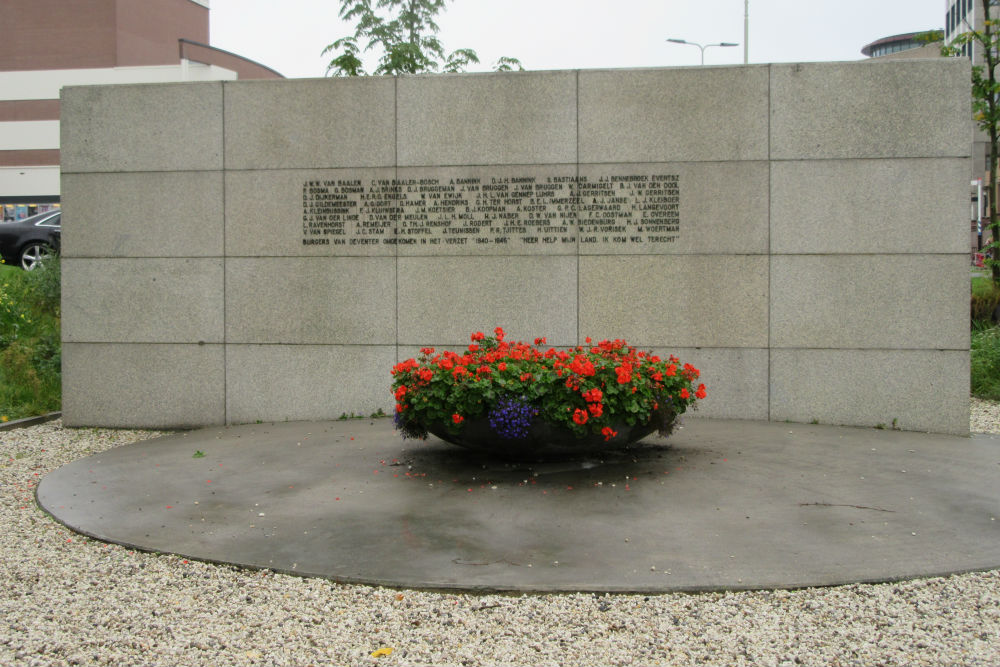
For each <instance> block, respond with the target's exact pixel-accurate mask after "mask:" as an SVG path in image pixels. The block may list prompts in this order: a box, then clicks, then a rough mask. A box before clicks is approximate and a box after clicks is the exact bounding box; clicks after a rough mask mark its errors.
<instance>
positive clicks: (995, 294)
mask: <svg viewBox="0 0 1000 667" xmlns="http://www.w3.org/2000/svg"><path fill="white" fill-rule="evenodd" d="M998 306H1000V288H998V287H997V286H996V284H995V283H994V282H993V280H992V279H990V278H989V277H988V276H975V277H974V278H973V279H972V301H971V308H970V314H971V317H972V320H973V321H974V322H976V321H985V322H990V321H992V319H993V313H995V312H996V310H997V307H998Z"/></svg>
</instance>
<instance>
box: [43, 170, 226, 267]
mask: <svg viewBox="0 0 1000 667" xmlns="http://www.w3.org/2000/svg"><path fill="white" fill-rule="evenodd" d="M62 198H63V201H64V202H65V203H64V204H63V228H62V256H63V257H220V256H221V255H222V239H223V211H222V172H221V171H215V172H211V171H210V172H204V171H177V172H166V173H155V174H154V173H122V174H108V173H90V174H63V175H62Z"/></svg>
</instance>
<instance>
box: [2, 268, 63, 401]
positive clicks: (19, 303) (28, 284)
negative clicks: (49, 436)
mask: <svg viewBox="0 0 1000 667" xmlns="http://www.w3.org/2000/svg"><path fill="white" fill-rule="evenodd" d="M60 275H61V273H60V266H59V259H58V258H52V259H50V260H49V261H47V262H45V263H43V264H40V265H39V266H38V267H36V268H35V269H34V270H33V271H22V270H20V269H16V268H12V267H6V266H0V421H7V420H10V419H18V418H20V417H30V416H34V415H40V414H44V413H46V412H52V411H54V410H58V409H59V407H60V402H61V386H60V385H61V372H60V367H61V364H62V352H61V349H62V348H61V345H60V340H59V336H60V332H59V324H60V312H59V284H60Z"/></svg>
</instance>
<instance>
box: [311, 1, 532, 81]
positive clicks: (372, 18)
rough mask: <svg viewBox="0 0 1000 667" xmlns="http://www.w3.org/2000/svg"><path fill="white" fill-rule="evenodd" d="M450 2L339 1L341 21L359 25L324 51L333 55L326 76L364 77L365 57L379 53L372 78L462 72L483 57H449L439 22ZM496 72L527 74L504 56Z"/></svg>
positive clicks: (464, 52) (464, 53) (458, 53)
mask: <svg viewBox="0 0 1000 667" xmlns="http://www.w3.org/2000/svg"><path fill="white" fill-rule="evenodd" d="M446 1H447V0H341V3H340V18H342V19H344V20H345V21H353V22H354V23H355V29H354V34H353V35H349V36H347V37H341V38H340V39H338V40H337V41H335V42H333V43H332V44H330V45H328V46H327V47H326V48H325V49H323V54H322V55H324V56H325V55H327V54H332V55H333V58H332V60H330V63H329V65H327V68H326V73H327V75H332V76H366V75H367V74H368V72H366V71H365V70H364V63H363V62H362V60H361V54H362V52H364V51H370V50H373V49H376V50H380V51H381V57H380V58H379V61H378V65H377V66H376V67H375V69H374V70H373V71H372V72H371V74H374V75H395V74H419V73H423V72H446V73H447V72H464V71H465V68H466V67H468V66H469V65H471V64H476V63H478V62H479V56H478V55H477V54H476V52H475V51H473V50H472V49H468V48H463V49H457V50H455V51H452V52H450V53H447V52H446V51H445V48H444V45H443V44H442V43H441V41H440V40H439V39H438V38H437V33H438V32H439V31H440V28H439V27H438V24H437V23H436V22H435V17H436V16H437V15H438V14H439V13H440V12H441V11H442V10H443V9H444V6H445V2H446ZM493 69H494V70H496V71H511V70H523V69H524V67H522V66H521V61H519V60H518V59H517V58H511V57H508V56H503V57H501V58H500V59H499V60H497V62H496V63H495V64H494V65H493Z"/></svg>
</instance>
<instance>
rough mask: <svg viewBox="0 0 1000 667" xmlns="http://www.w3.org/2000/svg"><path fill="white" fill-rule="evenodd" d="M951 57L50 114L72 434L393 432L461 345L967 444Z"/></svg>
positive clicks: (490, 78) (402, 85) (419, 81)
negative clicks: (350, 425)
mask: <svg viewBox="0 0 1000 667" xmlns="http://www.w3.org/2000/svg"><path fill="white" fill-rule="evenodd" d="M968 82H969V69H968V63H967V62H966V61H965V60H963V59H948V60H944V59H942V60H933V61H932V60H926V61H902V62H872V61H864V62H858V63H820V64H782V65H760V66H756V65H754V66H743V67H702V68H671V69H643V70H581V71H554V72H522V73H505V74H471V75H430V76H407V77H396V78H389V77H377V78H376V77H372V78H356V79H316V80H285V81H246V82H243V81H232V82H214V83H191V84H163V85H129V86H97V87H73V88H66V89H64V91H63V97H62V198H63V208H64V211H65V213H64V219H65V222H66V224H65V227H64V232H63V257H64V259H63V378H64V379H63V390H64V391H63V393H64V395H63V415H64V417H63V418H64V421H65V423H66V424H67V425H72V426H82V425H104V426H133V427H177V426H196V425H209V424H224V423H242V422H253V421H257V420H263V421H276V420H302V419H329V418H336V417H337V416H339V415H341V414H342V413H351V412H354V413H359V414H369V413H371V412H373V411H375V410H376V409H378V408H382V409H383V410H385V411H386V412H390V411H391V408H392V405H393V400H392V397H391V395H390V393H389V389H388V387H389V384H390V381H391V380H390V375H389V370H390V369H391V367H392V365H393V364H394V363H396V362H397V361H398V360H402V359H405V358H407V357H410V356H415V355H416V354H417V353H418V351H419V348H420V347H423V346H434V347H437V348H446V347H451V348H460V347H463V346H464V345H465V344H467V342H468V335H469V333H470V332H472V331H476V330H482V331H491V330H492V329H493V328H494V327H495V326H498V325H499V326H503V327H504V328H505V329H506V330H507V332H508V336H509V337H514V338H518V339H522V340H533V339H534V338H535V337H536V336H545V337H547V339H548V342H549V344H551V345H557V346H569V345H575V344H578V343H582V342H583V340H584V338H585V337H587V336H589V337H592V338H593V339H594V340H600V339H603V338H624V339H626V340H627V341H628V342H629V343H631V344H633V345H636V346H637V347H640V348H643V349H652V350H655V351H657V352H659V353H675V354H677V355H678V356H680V357H681V359H682V360H684V361H689V362H691V363H693V364H695V365H696V366H698V367H699V368H701V369H702V372H703V375H702V378H703V381H704V382H705V384H706V385H707V386H708V390H709V397H708V398H707V399H706V400H705V401H703V403H702V408H701V409H700V410H699V412H697V413H694V414H695V415H702V416H710V417H724V418H737V419H758V420H768V419H769V420H791V421H799V422H809V421H812V420H818V421H819V422H820V423H833V424H852V425H866V426H871V425H876V424H886V425H887V426H888V425H890V424H893V423H895V425H896V426H898V427H899V428H903V429H913V430H929V431H939V432H947V433H967V432H968V395H969V368H968V366H969V354H968V350H969V329H968V307H969V305H968V303H969V300H968V290H969V283H968V280H969V277H968V248H967V247H966V246H967V242H968V240H967V234H968V221H967V216H968V206H969V202H968V183H969V179H970V174H971V164H970V157H969V156H970V150H971V143H970V137H971V127H970V105H969V83H968Z"/></svg>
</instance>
